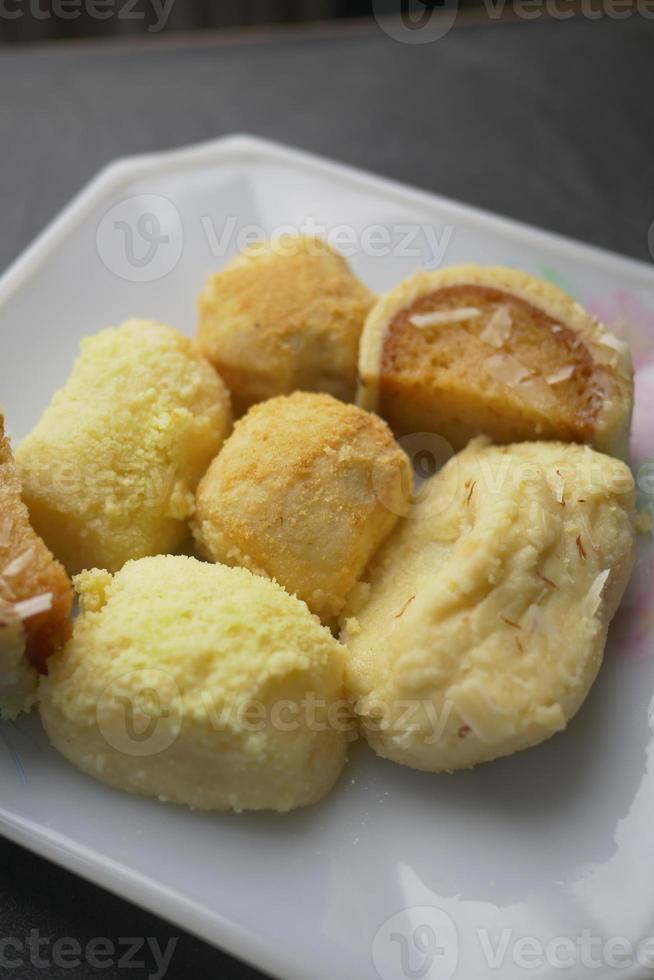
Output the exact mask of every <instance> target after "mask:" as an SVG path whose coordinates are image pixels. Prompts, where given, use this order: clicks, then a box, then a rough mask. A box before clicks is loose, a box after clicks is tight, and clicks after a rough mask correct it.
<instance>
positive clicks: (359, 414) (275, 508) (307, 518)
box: [192, 392, 411, 621]
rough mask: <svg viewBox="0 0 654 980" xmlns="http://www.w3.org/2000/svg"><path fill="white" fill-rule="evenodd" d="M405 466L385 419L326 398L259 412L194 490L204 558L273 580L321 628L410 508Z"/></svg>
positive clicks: (284, 401) (272, 405) (302, 397)
mask: <svg viewBox="0 0 654 980" xmlns="http://www.w3.org/2000/svg"><path fill="white" fill-rule="evenodd" d="M410 482H411V469H410V464H409V461H408V459H407V457H406V456H405V454H404V453H403V452H402V450H401V449H400V447H399V446H398V445H397V443H396V442H395V440H394V439H393V436H392V435H391V433H390V431H389V429H388V426H387V425H386V424H385V423H384V422H382V420H381V419H379V418H377V416H375V415H371V414H370V413H368V412H364V411H362V410H361V409H360V408H356V406H354V405H345V404H343V403H342V402H339V401H337V400H336V399H335V398H332V397H331V396H330V395H318V394H313V393H307V392H296V393H295V394H293V395H290V396H280V397H279V398H273V399H270V400H269V401H267V402H263V403H262V404H261V405H255V406H254V407H253V408H251V409H250V411H249V412H248V414H247V415H246V416H245V417H244V418H242V419H241V420H240V421H239V422H237V423H236V426H235V429H234V432H233V434H232V435H231V436H230V438H229V439H228V440H227V442H226V443H225V445H224V447H223V449H222V450H221V452H220V453H219V454H218V456H217V457H216V459H215V460H214V462H213V463H212V464H211V466H210V467H209V470H208V471H207V473H206V475H205V476H204V478H203V479H202V481H201V482H200V486H199V487H198V493H197V507H196V513H195V516H194V518H193V522H192V526H193V531H194V534H195V537H196V540H197V543H198V546H199V549H200V552H201V553H202V554H203V555H204V556H205V557H207V558H211V559H212V560H214V561H221V562H224V563H225V564H228V565H242V566H244V567H246V568H249V569H250V570H251V571H253V572H257V573H259V574H262V575H267V576H269V577H270V578H275V579H276V580H277V581H278V582H279V583H280V584H281V585H283V586H284V588H285V589H286V590H287V591H288V592H291V593H294V594H296V595H297V596H299V597H300V598H301V599H303V600H304V601H305V602H306V603H307V605H308V606H309V608H310V609H311V610H312V611H313V612H315V613H316V614H317V615H319V616H320V617H321V618H322V619H323V620H325V621H329V620H331V619H332V618H333V617H335V616H337V615H338V613H339V612H340V611H341V609H342V607H343V604H344V602H345V598H346V596H347V594H348V592H349V591H350V589H351V588H352V586H353V585H354V584H355V582H356V580H357V579H358V578H359V576H360V575H361V573H362V572H363V569H364V568H365V566H366V564H367V562H368V561H369V560H370V558H371V557H372V555H373V553H374V552H375V550H376V549H377V548H378V546H379V545H380V544H381V542H382V541H383V540H384V538H386V536H387V535H388V534H389V532H390V531H391V530H392V528H393V527H394V526H395V524H396V522H397V520H398V517H399V515H400V514H403V513H405V512H406V510H407V509H408V507H409V503H410V501H409V495H408V489H409V487H410Z"/></svg>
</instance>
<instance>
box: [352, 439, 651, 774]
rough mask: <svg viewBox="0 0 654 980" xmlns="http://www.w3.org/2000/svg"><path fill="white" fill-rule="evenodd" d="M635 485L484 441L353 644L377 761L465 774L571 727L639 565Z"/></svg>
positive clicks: (570, 448)
mask: <svg viewBox="0 0 654 980" xmlns="http://www.w3.org/2000/svg"><path fill="white" fill-rule="evenodd" d="M633 495H634V494H633V479H632V476H631V473H630V471H629V469H628V468H627V467H626V466H625V465H624V464H623V463H621V462H619V461H618V460H615V459H612V458H611V457H609V456H605V455H602V454H600V453H597V452H595V451H593V450H591V449H589V448H588V447H582V446H578V445H564V444H561V443H555V442H551V443H522V444H519V445H512V446H507V447H504V448H500V447H494V446H488V445H486V444H485V443H484V440H475V441H474V442H473V443H471V445H470V446H469V447H468V448H467V449H466V450H465V451H463V452H462V453H460V454H459V455H457V456H454V457H453V458H452V459H451V460H450V461H449V462H448V463H447V464H446V466H445V467H444V468H443V469H442V470H441V471H440V473H439V474H438V475H437V476H436V477H434V479H433V482H432V485H431V487H430V490H429V494H428V496H427V499H426V500H425V501H424V502H423V503H421V504H420V506H419V508H418V511H417V515H416V517H415V519H410V518H409V519H406V520H405V521H404V522H403V523H402V524H401V525H400V526H398V528H397V529H396V531H395V532H394V533H393V535H392V536H391V537H390V538H389V540H388V542H387V543H386V545H384V546H383V547H382V548H381V549H380V551H379V553H378V555H377V556H376V558H375V560H374V561H373V563H372V565H371V567H370V569H369V572H368V574H367V576H366V579H367V582H368V587H367V589H364V588H363V587H361V586H360V587H359V592H360V594H359V596H358V605H357V603H356V602H354V601H353V602H352V605H351V608H350V609H349V611H348V616H347V618H346V620H345V624H344V629H343V631H342V634H341V639H342V641H343V642H344V643H345V645H346V646H347V648H348V660H347V671H346V687H347V689H348V691H349V693H350V694H351V696H352V697H353V699H355V701H356V702H357V709H356V710H357V713H358V714H359V716H360V719H361V723H362V728H363V732H364V734H365V735H366V737H367V738H368V741H369V742H370V744H371V745H372V746H373V748H374V749H375V751H376V752H378V753H379V754H380V755H382V756H385V757H387V758H389V759H393V760H395V761H396V762H399V763H402V764H404V765H408V766H412V767H414V768H416V769H424V770H429V771H433V772H439V771H443V770H452V769H459V768H462V767H467V766H472V765H475V764H476V763H478V762H484V761H487V760H490V759H495V758H497V757H499V756H504V755H509V754H511V753H512V752H515V751H517V750H518V749H524V748H527V747H528V746H531V745H535V744H537V743H538V742H541V741H543V740H544V739H546V738H548V737H549V736H550V735H552V734H554V733H555V732H558V731H560V730H561V729H563V728H564V727H565V725H566V723H567V721H568V720H569V719H570V718H571V717H572V716H573V715H574V714H575V712H576V711H577V709H578V708H579V707H580V705H581V704H582V702H583V700H584V698H585V697H586V694H587V693H588V690H589V688H590V686H591V684H592V682H593V680H594V679H595V676H596V674H597V671H598V669H599V666H600V663H601V660H602V654H603V650H604V645H605V641H606V631H607V627H608V624H609V621H610V619H611V617H612V616H613V614H614V612H615V610H616V608H617V605H618V603H619V601H620V598H621V597H622V593H623V591H624V589H625V586H626V584H627V580H628V577H629V574H630V570H631V566H632V547H633Z"/></svg>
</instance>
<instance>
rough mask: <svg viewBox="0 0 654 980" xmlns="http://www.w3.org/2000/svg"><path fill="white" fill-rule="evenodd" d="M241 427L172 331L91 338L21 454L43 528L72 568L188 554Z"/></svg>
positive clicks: (27, 494) (136, 328) (210, 374)
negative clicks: (196, 513) (192, 526)
mask: <svg viewBox="0 0 654 980" xmlns="http://www.w3.org/2000/svg"><path fill="white" fill-rule="evenodd" d="M230 427H231V412H230V406H229V395H228V392H227V391H226V389H225V386H224V384H223V382H222V381H221V379H220V377H219V376H218V375H217V373H216V372H215V370H214V369H213V368H212V367H211V365H210V364H209V363H208V362H207V361H206V360H204V358H202V357H200V356H199V355H198V354H197V352H196V351H195V350H194V348H193V346H192V344H191V341H190V340H188V338H186V337H184V336H182V334H180V333H178V332H177V331H176V330H173V329H172V328H171V327H166V326H163V325H162V324H159V323H155V322H153V321H147V320H130V321H128V322H127V323H125V324H123V326H122V327H119V328H117V329H116V328H113V327H110V328H108V329H106V330H102V331H100V333H98V334H96V335H95V336H93V337H89V338H87V339H86V340H83V341H82V344H81V353H80V356H79V357H78V359H77V361H76V363H75V365H74V367H73V370H72V372H71V375H70V377H69V379H68V381H67V382H66V385H65V387H64V388H63V389H62V390H61V391H58V392H57V393H56V394H55V395H54V397H53V399H52V401H51V403H50V405H49V406H48V408H47V409H46V411H45V412H44V414H43V415H42V417H41V419H40V421H39V422H38V423H37V425H36V427H35V428H34V429H33V431H32V432H31V433H30V435H29V436H28V437H27V438H26V439H25V441H24V442H23V443H22V445H21V446H19V448H18V451H17V453H16V459H17V462H18V465H19V468H20V471H21V476H22V480H23V494H24V499H25V502H26V503H27V505H28V507H29V510H30V515H31V518H32V521H33V523H34V526H35V528H36V530H37V531H38V532H39V533H40V534H42V536H43V538H44V539H45V541H46V542H47V543H48V545H49V546H50V547H51V548H52V550H53V552H54V553H55V555H56V556H57V557H58V558H59V559H60V560H61V561H62V562H63V563H64V565H65V566H66V568H67V569H68V570H69V571H70V572H77V571H80V570H81V569H83V568H92V567H94V566H97V567H102V568H108V569H109V570H112V571H114V570H117V569H119V568H120V567H121V566H122V565H123V564H124V563H125V561H127V560H128V559H129V558H136V557H141V556H143V555H148V554H157V553H159V552H174V551H178V550H180V549H181V548H182V547H183V546H184V545H185V543H186V541H187V537H188V529H187V524H186V519H187V518H188V516H189V515H190V513H191V511H192V509H193V506H194V493H195V489H196V487H197V484H198V481H199V479H200V477H201V476H202V474H203V473H204V471H205V469H206V467H207V466H208V464H209V462H210V461H211V459H212V458H213V457H214V456H215V454H216V452H217V451H218V449H219V448H220V445H221V444H222V441H223V439H224V438H225V436H226V435H227V434H228V432H229V429H230Z"/></svg>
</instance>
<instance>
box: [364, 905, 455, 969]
mask: <svg viewBox="0 0 654 980" xmlns="http://www.w3.org/2000/svg"><path fill="white" fill-rule="evenodd" d="M372 962H373V965H374V967H375V970H376V971H377V974H378V976H379V977H381V980H451V978H452V977H453V976H454V974H455V972H456V968H457V966H458V963H459V937H458V933H457V929H456V926H455V925H454V922H453V921H452V919H451V918H450V916H449V915H448V914H447V912H444V911H443V909H440V908H437V907H436V906H431V905H425V906H415V907H413V908H408V909H403V910H402V911H401V912H397V913H396V914H395V915H393V916H391V917H390V919H387V920H386V922H384V924H383V925H382V926H381V928H380V929H379V930H378V931H377V933H376V935H375V938H374V939H373V941H372Z"/></svg>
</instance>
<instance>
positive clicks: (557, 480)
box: [552, 470, 565, 504]
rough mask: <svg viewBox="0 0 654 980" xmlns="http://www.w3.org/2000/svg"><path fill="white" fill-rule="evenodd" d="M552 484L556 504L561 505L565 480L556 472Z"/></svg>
mask: <svg viewBox="0 0 654 980" xmlns="http://www.w3.org/2000/svg"><path fill="white" fill-rule="evenodd" d="M552 483H553V484H554V495H555V497H556V502H557V503H558V504H562V503H563V491H564V489H565V480H564V479H563V477H562V476H561V473H560V472H559V470H557V471H556V473H555V474H554V476H553V478H552Z"/></svg>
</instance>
